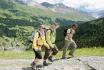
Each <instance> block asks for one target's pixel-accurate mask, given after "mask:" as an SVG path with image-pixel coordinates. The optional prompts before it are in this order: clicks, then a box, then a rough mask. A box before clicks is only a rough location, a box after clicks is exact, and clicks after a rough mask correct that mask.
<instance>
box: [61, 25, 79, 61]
mask: <svg viewBox="0 0 104 70" xmlns="http://www.w3.org/2000/svg"><path fill="white" fill-rule="evenodd" d="M76 29H77V25H76V24H72V25H71V28H69V29H67V31H66V36H65V45H64V48H63V55H62V59H65V58H66V52H67V49H68V48H70V52H69V55H70V56H71V57H74V51H75V48H77V45H76V43H75V41H74V40H73V35H74V34H75V31H76ZM69 46H70V47H69Z"/></svg>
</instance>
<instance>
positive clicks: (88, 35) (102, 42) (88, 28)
mask: <svg viewBox="0 0 104 70" xmlns="http://www.w3.org/2000/svg"><path fill="white" fill-rule="evenodd" d="M66 28H67V26H66V27H63V26H62V27H60V28H59V29H58V30H57V37H56V39H57V40H56V43H57V45H58V46H59V47H60V48H62V47H63V44H64V42H63V41H64V34H63V33H64V30H65V29H66ZM60 35H61V37H60ZM74 40H75V41H76V42H77V45H78V47H79V48H83V47H104V18H100V19H97V20H92V21H88V22H85V23H81V24H79V25H78V30H77V32H76V34H75V36H74Z"/></svg>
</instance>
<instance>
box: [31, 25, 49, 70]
mask: <svg viewBox="0 0 104 70" xmlns="http://www.w3.org/2000/svg"><path fill="white" fill-rule="evenodd" d="M42 46H45V47H46V48H47V49H50V48H49V46H48V44H47V43H46V40H45V28H44V26H43V25H40V27H39V30H38V31H37V32H36V33H35V35H34V39H33V45H32V48H33V51H34V53H35V59H34V61H33V62H32V64H31V66H32V68H33V69H35V68H36V64H37V63H38V62H39V59H42V55H41V47H42Z"/></svg>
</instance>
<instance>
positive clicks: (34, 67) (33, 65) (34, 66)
mask: <svg viewBox="0 0 104 70" xmlns="http://www.w3.org/2000/svg"><path fill="white" fill-rule="evenodd" d="M31 67H32V69H33V70H36V64H35V63H34V62H32V63H31Z"/></svg>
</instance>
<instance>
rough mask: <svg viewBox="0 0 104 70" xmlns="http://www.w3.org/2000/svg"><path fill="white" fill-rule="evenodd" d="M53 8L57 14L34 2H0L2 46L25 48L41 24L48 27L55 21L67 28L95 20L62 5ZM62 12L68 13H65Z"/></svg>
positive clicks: (16, 0) (21, 0) (22, 0)
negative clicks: (70, 25)
mask: <svg viewBox="0 0 104 70" xmlns="http://www.w3.org/2000/svg"><path fill="white" fill-rule="evenodd" d="M52 8H54V9H55V10H56V11H57V12H54V11H52V10H51V7H49V8H47V7H45V6H43V5H41V4H39V3H37V2H34V1H32V0H30V1H29V0H0V41H1V42H0V46H3V47H4V48H5V47H6V48H7V47H10V46H11V47H15V48H16V47H18V48H20V47H24V45H25V43H26V41H27V40H28V36H30V35H31V33H32V31H34V30H36V29H37V28H38V27H39V25H40V24H41V23H43V24H44V25H46V26H47V27H48V26H49V24H50V23H51V22H52V21H53V20H54V21H57V22H58V23H59V24H60V26H63V25H66V26H67V25H69V24H71V23H79V22H86V21H89V20H92V19H94V18H93V17H91V16H88V15H84V14H83V13H79V12H78V11H76V10H74V9H72V10H73V11H75V12H72V13H70V12H68V10H67V9H69V10H70V9H71V8H69V7H66V6H64V5H62V4H55V5H54V6H53V7H52ZM59 10H60V11H59ZM62 10H63V11H64V10H65V12H67V13H63V11H62ZM58 11H59V12H58ZM61 11H62V13H61ZM0 48H1V47H0Z"/></svg>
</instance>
